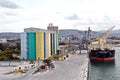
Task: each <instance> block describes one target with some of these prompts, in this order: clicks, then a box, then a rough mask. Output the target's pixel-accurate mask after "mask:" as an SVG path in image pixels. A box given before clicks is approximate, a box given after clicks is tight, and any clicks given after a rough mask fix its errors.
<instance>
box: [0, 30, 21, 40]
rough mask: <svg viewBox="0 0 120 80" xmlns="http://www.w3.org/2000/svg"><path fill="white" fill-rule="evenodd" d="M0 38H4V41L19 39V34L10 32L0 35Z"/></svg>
mask: <svg viewBox="0 0 120 80" xmlns="http://www.w3.org/2000/svg"><path fill="white" fill-rule="evenodd" d="M0 38H5V39H20V33H11V32H8V33H7V32H6V33H0Z"/></svg>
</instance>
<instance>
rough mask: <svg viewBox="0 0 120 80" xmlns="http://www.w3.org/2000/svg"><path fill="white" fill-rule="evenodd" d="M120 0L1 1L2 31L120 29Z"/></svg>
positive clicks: (0, 28)
mask: <svg viewBox="0 0 120 80" xmlns="http://www.w3.org/2000/svg"><path fill="white" fill-rule="evenodd" d="M119 2H120V1H119V0H0V32H23V31H24V28H29V27H36V28H42V29H47V27H48V25H49V23H53V25H54V26H58V27H59V29H78V30H87V29H88V27H90V28H91V30H95V31H98V30H106V29H108V28H109V27H112V26H114V25H115V26H116V27H115V28H114V29H120V10H119V8H120V5H119Z"/></svg>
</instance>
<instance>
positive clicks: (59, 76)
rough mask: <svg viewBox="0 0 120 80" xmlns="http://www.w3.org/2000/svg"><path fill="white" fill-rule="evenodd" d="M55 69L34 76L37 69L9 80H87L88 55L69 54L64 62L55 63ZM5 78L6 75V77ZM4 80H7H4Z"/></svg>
mask: <svg viewBox="0 0 120 80" xmlns="http://www.w3.org/2000/svg"><path fill="white" fill-rule="evenodd" d="M53 62H54V64H55V68H54V69H50V70H47V71H45V72H38V73H36V74H32V73H33V72H34V70H35V69H33V70H31V71H29V72H27V73H23V74H20V76H18V78H17V77H15V78H14V77H13V78H12V75H11V77H9V75H7V77H9V78H8V80H87V76H88V75H87V74H88V57H87V54H69V57H68V58H66V59H65V60H64V61H53ZM13 76H14V75H13ZM4 77H5V75H4ZM1 79H2V80H7V79H4V78H2V76H1Z"/></svg>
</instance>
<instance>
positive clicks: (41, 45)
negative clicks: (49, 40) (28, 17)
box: [36, 32, 44, 60]
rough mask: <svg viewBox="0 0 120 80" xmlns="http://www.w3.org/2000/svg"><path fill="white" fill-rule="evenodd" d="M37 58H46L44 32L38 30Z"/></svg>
mask: <svg viewBox="0 0 120 80" xmlns="http://www.w3.org/2000/svg"><path fill="white" fill-rule="evenodd" d="M36 59H37V60H43V59H44V34H43V32H36Z"/></svg>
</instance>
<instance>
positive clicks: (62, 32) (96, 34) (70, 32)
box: [59, 29, 120, 38]
mask: <svg viewBox="0 0 120 80" xmlns="http://www.w3.org/2000/svg"><path fill="white" fill-rule="evenodd" d="M105 32H106V30H101V31H92V32H91V33H92V34H91V36H92V37H93V38H94V37H101V36H103V34H104V33H105ZM71 35H73V36H75V37H85V35H86V31H81V30H76V29H61V30H59V37H68V36H71ZM118 35H120V29H118V30H113V31H112V32H111V34H110V36H112V37H114V36H118ZM119 37H120V36H119Z"/></svg>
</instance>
